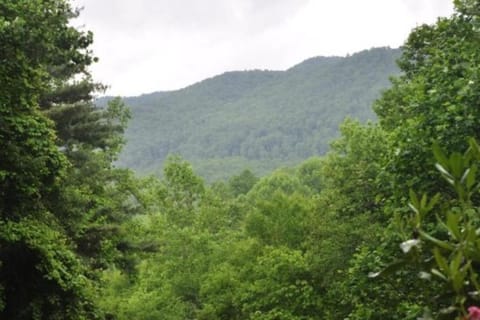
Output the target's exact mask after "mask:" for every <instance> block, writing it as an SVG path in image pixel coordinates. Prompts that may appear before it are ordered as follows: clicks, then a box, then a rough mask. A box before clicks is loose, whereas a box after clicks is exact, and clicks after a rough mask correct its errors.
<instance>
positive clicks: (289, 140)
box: [119, 48, 400, 181]
mask: <svg viewBox="0 0 480 320" xmlns="http://www.w3.org/2000/svg"><path fill="white" fill-rule="evenodd" d="M399 54H400V50H398V49H389V48H376V49H371V50H366V51H362V52H359V53H356V54H353V55H351V56H348V57H345V58H343V57H316V58H311V59H308V60H306V61H304V62H302V63H300V64H298V65H296V66H294V67H292V68H290V69H288V70H286V71H263V70H262V71H261V70H255V71H237V72H227V73H224V74H222V75H219V76H216V77H213V78H210V79H207V80H204V81H201V82H199V83H197V84H194V85H192V86H189V87H187V88H184V89H181V90H177V91H170V92H157V93H152V94H146V95H142V96H139V97H130V98H126V99H125V101H126V103H127V105H129V106H130V107H131V110H132V114H133V117H132V120H131V122H130V124H129V128H128V130H127V133H126V138H127V145H126V147H125V148H124V151H123V152H122V154H121V156H120V160H119V164H120V165H121V166H126V167H130V168H133V169H136V170H137V171H138V172H140V173H152V172H160V170H161V168H162V166H163V162H164V160H165V158H166V157H167V155H168V154H180V155H181V156H182V157H184V158H185V159H187V160H189V161H191V162H192V164H193V166H194V167H195V168H196V170H197V171H198V172H199V173H200V175H202V176H204V177H205V178H206V179H207V180H210V181H212V180H216V179H220V178H224V177H228V176H231V175H232V174H235V173H238V172H240V171H241V170H242V169H244V168H246V167H248V168H250V169H252V170H253V171H254V172H256V173H257V174H264V173H266V172H268V171H271V170H272V169H274V168H275V167H278V166H281V165H288V164H294V163H297V162H300V161H301V160H303V159H306V158H308V157H310V156H312V155H321V154H324V153H325V152H326V151H327V148H328V143H329V142H330V141H331V139H332V138H334V137H336V136H337V133H338V125H339V124H340V123H341V121H342V120H343V119H344V118H345V117H346V116H351V117H354V118H358V119H360V120H362V121H365V120H367V119H374V114H373V112H372V110H371V104H372V102H373V101H374V100H375V98H377V97H378V96H379V94H380V92H381V90H382V89H384V88H386V87H387V86H389V81H388V79H389V77H390V76H391V75H394V74H396V73H398V69H397V66H396V64H395V60H396V59H397V58H398V57H399Z"/></svg>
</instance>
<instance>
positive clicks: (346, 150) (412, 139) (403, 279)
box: [0, 0, 480, 320]
mask: <svg viewBox="0 0 480 320" xmlns="http://www.w3.org/2000/svg"><path fill="white" fill-rule="evenodd" d="M454 4H455V13H454V14H453V15H452V16H451V17H449V18H440V19H438V20H437V22H436V23H435V24H433V25H421V26H418V27H417V28H415V29H414V30H412V32H411V34H410V35H409V37H408V39H407V40H406V41H405V43H404V45H403V47H402V53H401V56H400V57H399V59H398V66H399V68H400V71H401V73H400V74H398V75H397V76H396V77H395V78H393V79H392V82H391V86H390V88H388V89H387V90H386V91H384V92H383V93H382V94H381V96H379V98H378V99H377V100H376V101H375V102H374V103H373V110H374V111H375V113H376V115H377V117H378V121H377V122H375V123H362V122H360V121H357V120H349V119H347V120H345V121H344V122H343V123H342V124H341V125H340V129H339V130H340V135H339V137H338V138H337V139H335V140H334V141H333V142H332V143H331V145H330V149H329V151H328V153H327V154H325V155H323V156H321V157H311V158H309V159H308V160H306V161H303V162H302V163H301V164H299V165H297V166H293V167H289V168H283V169H278V170H275V171H274V172H272V173H270V174H268V175H266V176H263V177H257V176H256V175H255V174H254V173H252V172H251V171H249V170H244V171H241V172H237V173H236V174H234V175H232V176H231V177H230V178H228V179H227V180H219V181H216V182H213V183H208V184H207V183H205V181H204V180H203V179H202V178H201V177H200V176H199V175H197V174H196V173H195V172H194V170H193V169H192V166H191V164H190V163H189V162H188V161H187V160H185V159H182V158H180V157H178V156H177V157H174V156H172V157H169V158H168V159H167V161H166V163H165V166H164V169H163V170H164V172H163V176H162V178H158V177H155V176H150V177H139V176H136V175H135V174H134V173H133V172H132V171H130V170H129V169H122V168H118V167H116V166H115V163H116V161H117V159H118V155H119V152H120V150H121V147H122V145H124V143H125V141H124V138H123V133H124V131H125V129H126V127H127V124H128V119H129V118H130V116H131V115H130V113H129V111H128V108H127V107H126V105H125V103H124V102H123V101H122V100H121V99H118V98H117V99H114V100H112V101H111V102H109V103H108V105H106V106H104V107H97V106H96V105H95V102H94V96H95V95H96V94H98V93H101V92H102V90H103V88H104V87H103V85H102V84H99V83H96V82H95V81H94V80H93V79H92V76H91V75H90V74H89V72H88V69H89V66H91V65H92V64H93V63H95V62H96V61H97V59H96V58H95V56H94V55H93V53H92V52H91V50H90V47H91V44H92V41H93V35H92V33H90V32H86V31H81V30H77V29H75V28H74V27H72V25H71V23H69V21H70V20H71V19H72V18H74V17H76V16H77V15H78V14H79V12H78V11H77V10H75V9H73V8H72V7H71V4H69V2H67V0H55V1H45V0H4V1H1V2H0V13H1V14H0V43H1V46H0V59H1V61H2V63H1V64H0V81H1V82H0V83H1V84H2V85H1V86H0V138H1V139H0V319H9V320H10V319H11V320H27V319H35V320H47V319H48V320H51V319H53V320H55V319H66V320H85V319H92V320H93V319H104V320H113V319H118V320H127V319H128V320H130V319H145V320H158V319H169V320H175V319H178V320H180V319H209V320H210V319H239V320H240V319H252V320H253V319H254V320H307V319H312V320H313V319H332V320H333V319H351V320H352V319H353V320H360V319H362V320H364V319H377V320H380V319H382V320H383V319H424V320H428V319H456V320H464V319H470V320H477V319H480V308H479V306H480V294H479V292H480V279H479V275H480V232H479V230H480V207H478V206H477V205H478V203H477V202H478V201H480V194H479V189H480V180H479V164H480V145H479V144H478V142H477V141H478V140H479V139H480V130H479V128H480V114H479V113H480V109H479V108H478V103H479V101H480V1H478V0H456V1H454ZM305 68H308V67H307V65H305ZM249 76H253V77H257V76H258V77H259V78H262V77H270V76H272V77H275V76H274V75H273V74H268V73H255V72H254V73H252V74H251V75H249ZM263 80H264V79H263V78H262V81H263ZM233 91H235V90H233Z"/></svg>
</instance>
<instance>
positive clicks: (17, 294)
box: [0, 0, 101, 319]
mask: <svg viewBox="0 0 480 320" xmlns="http://www.w3.org/2000/svg"><path fill="white" fill-rule="evenodd" d="M76 14H77V12H76V11H74V10H73V9H72V8H71V6H70V5H69V3H68V2H67V1H63V0H56V1H43V0H18V1H17V0H15V1H13V0H6V1H3V2H1V3H0V42H1V43H2V46H1V48H0V59H1V61H2V64H1V66H0V82H1V83H2V88H1V89H0V159H1V161H0V249H1V251H0V292H2V295H1V300H0V301H1V302H0V317H1V318H5V319H94V318H100V317H101V313H100V312H99V310H98V309H97V307H96V306H95V304H94V303H93V297H92V295H93V294H94V285H93V283H92V282H91V281H90V280H89V278H88V277H87V275H88V274H89V270H88V268H87V267H86V266H85V265H84V263H83V262H82V260H81V259H79V257H78V256H77V255H76V253H75V251H74V249H75V247H74V244H73V242H72V239H71V238H70V237H69V234H68V233H67V232H65V227H66V225H68V224H69V223H70V224H71V221H69V220H68V214H67V215H65V212H64V211H62V210H55V209H56V204H57V203H58V202H59V200H60V197H59V195H60V194H62V192H63V189H62V187H63V184H64V182H63V181H64V179H65V176H66V175H68V173H67V170H71V167H70V164H69V162H68V157H65V154H62V152H61V151H60V150H59V148H58V146H57V144H56V142H57V141H58V140H57V139H58V137H59V136H56V135H55V133H54V130H53V128H54V125H53V123H52V121H51V120H49V119H47V118H46V117H45V115H44V114H42V113H41V111H40V107H41V106H43V105H48V104H50V105H51V106H57V105H56V104H57V103H59V101H60V100H55V99H54V98H53V97H54V96H57V97H58V94H55V95H51V96H50V98H46V97H48V96H49V94H50V93H51V92H52V91H54V90H53V88H58V87H59V86H60V83H66V81H67V80H68V79H69V78H71V77H72V76H73V75H75V74H77V73H78V72H80V71H83V70H84V67H85V66H87V65H88V64H89V63H90V62H91V61H93V58H92V57H91V54H90V52H89V51H88V49H87V48H88V46H89V44H90V43H91V34H90V33H83V32H80V31H77V30H75V29H74V28H73V27H71V26H70V24H69V19H71V18H72V17H74V16H75V15H76ZM48 101H50V102H48ZM74 101H75V100H74Z"/></svg>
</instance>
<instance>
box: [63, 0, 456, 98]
mask: <svg viewBox="0 0 480 320" xmlns="http://www.w3.org/2000/svg"><path fill="white" fill-rule="evenodd" d="M452 2H453V1H452V0H135V1H133V0H73V1H72V3H73V5H74V6H76V7H83V11H82V12H81V15H80V17H79V18H78V19H76V20H75V21H73V25H74V26H75V27H77V28H79V29H81V30H91V31H92V32H93V33H94V39H95V40H94V41H95V42H94V45H93V46H92V49H93V52H94V54H95V55H96V56H97V57H98V58H99V59H100V60H99V62H98V63H97V64H95V65H94V66H93V67H92V68H91V72H92V74H93V77H94V79H95V80H97V81H100V82H102V83H104V84H106V85H108V86H109V89H108V90H107V92H106V94H108V95H120V96H132V95H140V94H143V93H149V92H154V91H165V90H175V89H180V88H183V87H186V86H188V85H191V84H193V83H195V82H198V81H200V80H203V79H206V78H209V77H212V76H215V75H218V74H221V73H224V72H226V71H233V70H251V69H269V70H285V69H288V68H290V67H292V66H293V65H295V64H298V63H300V62H302V61H303V60H305V59H308V58H311V57H314V56H332V55H336V56H344V55H346V54H352V53H355V52H358V51H361V50H364V49H369V48H372V47H384V46H389V47H392V48H396V47H399V46H401V45H402V43H403V42H404V41H405V40H406V38H407V36H408V34H409V33H410V31H411V29H412V28H414V27H416V26H418V25H421V24H423V23H433V22H435V20H436V19H437V17H439V16H450V15H451V14H452V13H453V5H452Z"/></svg>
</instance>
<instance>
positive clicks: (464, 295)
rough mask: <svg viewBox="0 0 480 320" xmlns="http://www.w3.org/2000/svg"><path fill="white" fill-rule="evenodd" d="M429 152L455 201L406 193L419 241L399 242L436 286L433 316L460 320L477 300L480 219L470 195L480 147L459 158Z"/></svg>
mask: <svg viewBox="0 0 480 320" xmlns="http://www.w3.org/2000/svg"><path fill="white" fill-rule="evenodd" d="M434 150H435V157H436V160H437V161H438V162H437V165H436V167H437V170H438V171H439V173H440V175H441V176H442V177H443V178H444V179H445V180H446V181H447V182H448V184H450V185H451V186H452V187H453V189H454V190H455V194H456V199H454V200H451V201H446V200H445V199H446V198H445V197H441V196H440V194H437V195H436V196H434V197H431V198H430V199H429V198H428V197H427V196H426V195H423V196H422V197H421V198H419V197H418V196H417V195H416V194H415V193H414V192H413V191H411V192H410V204H409V205H410V207H411V209H412V210H413V212H414V214H413V215H412V217H411V219H409V221H408V222H409V224H410V225H411V227H412V228H414V230H415V231H416V234H418V237H416V238H414V239H409V240H406V241H404V242H403V243H402V244H401V248H402V250H403V251H404V252H405V253H406V254H407V257H408V258H410V259H409V260H408V262H409V263H413V262H415V260H417V259H418V260H420V261H419V262H416V263H417V265H418V266H419V268H420V270H421V275H422V277H423V278H424V279H426V280H429V281H432V282H439V285H438V286H439V287H440V288H441V289H440V290H441V291H442V293H443V294H442V295H440V296H438V297H432V305H433V307H434V308H432V307H431V308H432V309H433V314H434V315H439V316H442V314H443V316H444V317H448V318H451V317H452V316H456V319H463V318H464V317H465V316H466V314H467V311H466V309H467V307H468V306H470V305H472V304H478V300H479V296H478V292H479V289H480V285H479V283H478V276H479V275H478V265H479V263H480V247H479V240H478V234H477V230H478V228H479V227H480V220H479V218H478V212H479V209H478V207H477V206H476V205H475V202H474V201H472V196H473V195H476V194H477V193H478V189H479V184H478V182H477V166H478V163H479V161H480V147H479V146H478V144H477V143H476V142H475V140H471V141H470V148H469V149H468V150H467V152H466V153H465V154H464V155H462V154H459V153H452V154H451V155H450V157H447V156H445V154H444V153H443V151H441V150H440V148H439V147H438V146H435V147H434ZM440 199H442V202H444V203H443V204H440ZM447 199H448V198H447ZM433 217H435V219H432V218H433ZM432 220H433V223H434V225H432V222H431V221H432ZM438 306H441V308H442V309H440V308H439V307H438Z"/></svg>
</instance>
